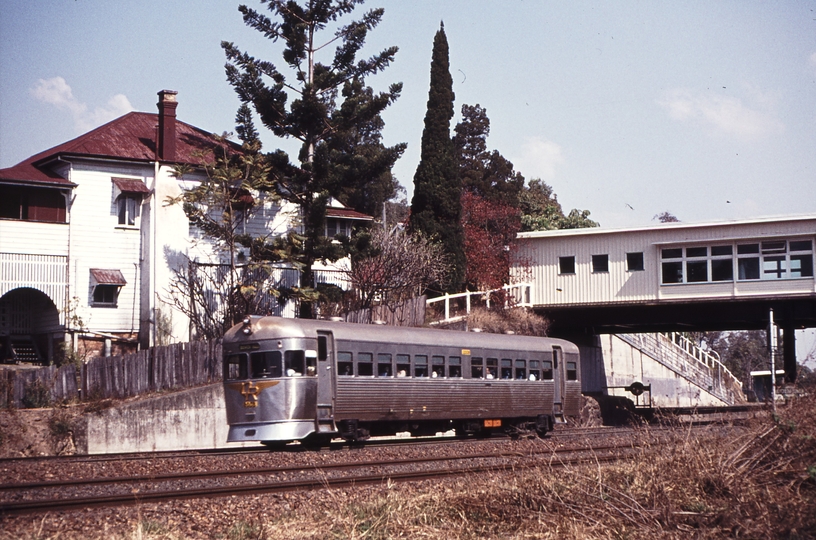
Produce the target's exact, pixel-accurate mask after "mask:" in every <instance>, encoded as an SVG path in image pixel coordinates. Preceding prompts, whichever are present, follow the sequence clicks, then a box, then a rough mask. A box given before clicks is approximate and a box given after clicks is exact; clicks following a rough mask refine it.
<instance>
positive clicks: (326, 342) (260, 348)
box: [224, 317, 581, 446]
mask: <svg viewBox="0 0 816 540" xmlns="http://www.w3.org/2000/svg"><path fill="white" fill-rule="evenodd" d="M579 369H580V362H579V358H578V347H576V346H575V345H573V344H572V343H570V342H568V341H564V340H561V339H553V338H540V337H529V336H517V335H501V334H487V333H477V332H458V331H449V330H432V329H424V328H406V327H393V326H380V325H361V324H352V323H342V322H340V323H338V322H330V321H323V320H304V319H282V318H279V317H250V318H248V319H246V320H245V321H244V323H243V324H239V325H237V326H235V327H233V328H232V329H231V330H229V331H228V332H227V333H226V335H225V336H224V397H225V400H226V410H227V422H228V423H229V426H230V429H229V436H228V440H229V441H230V442H236V441H262V442H264V443H265V444H268V445H270V446H271V445H278V444H285V443H287V442H290V441H294V440H301V441H305V442H312V443H314V442H318V443H324V442H327V441H328V440H330V439H332V438H343V439H346V440H349V441H359V440H365V439H367V438H368V437H369V436H372V435H392V434H395V433H399V432H410V433H411V434H412V435H414V436H420V435H430V434H434V433H438V432H446V431H449V430H451V429H453V430H456V433H457V434H458V435H460V436H468V435H478V436H481V435H489V434H491V433H494V432H506V433H517V432H518V431H519V430H534V431H536V432H538V433H539V434H540V435H543V434H544V433H546V432H547V431H548V430H550V429H551V428H552V425H553V423H554V422H556V421H559V420H562V419H563V418H564V417H565V416H574V415H577V414H578V409H579V398H580V393H581V383H580V373H579Z"/></svg>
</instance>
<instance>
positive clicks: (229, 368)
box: [224, 349, 316, 381]
mask: <svg viewBox="0 0 816 540" xmlns="http://www.w3.org/2000/svg"><path fill="white" fill-rule="evenodd" d="M311 353H312V354H311V355H309V354H307V352H306V351H304V350H302V349H293V350H288V351H281V350H272V351H254V352H251V353H249V354H247V353H237V354H227V355H225V356H224V380H225V381H235V380H245V379H277V378H280V377H301V376H303V375H304V374H305V375H310V376H314V375H315V373H316V370H315V359H316V353H315V352H314V351H311Z"/></svg>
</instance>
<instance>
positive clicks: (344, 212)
mask: <svg viewBox="0 0 816 540" xmlns="http://www.w3.org/2000/svg"><path fill="white" fill-rule="evenodd" d="M326 217H330V218H343V219H359V220H362V221H373V220H374V218H373V217H371V216H369V215H367V214H363V213H361V212H357V211H356V210H351V209H349V208H335V207H333V206H329V207H328V208H326Z"/></svg>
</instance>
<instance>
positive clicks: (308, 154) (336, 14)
mask: <svg viewBox="0 0 816 540" xmlns="http://www.w3.org/2000/svg"><path fill="white" fill-rule="evenodd" d="M362 2H363V0H306V1H305V2H302V3H303V4H304V5H301V4H300V3H298V2H296V1H295V0H264V1H263V2H262V3H263V4H265V5H266V7H267V9H268V10H269V12H270V13H271V14H272V16H271V17H269V16H267V15H264V14H263V13H260V12H258V11H256V10H254V9H250V8H248V7H247V6H244V5H242V6H240V7H239V10H240V11H241V13H242V14H243V18H244V22H245V23H246V24H247V25H248V26H250V27H252V28H254V29H255V30H257V31H259V32H260V33H262V34H263V35H264V36H265V37H266V38H268V39H270V40H272V41H273V42H277V41H278V40H280V41H282V42H283V51H282V56H283V60H284V63H285V65H286V67H287V68H288V72H287V73H288V74H290V76H289V77H288V78H287V73H284V71H282V70H280V69H278V67H276V66H275V65H274V64H273V63H271V62H268V61H265V60H260V59H256V58H254V57H253V56H250V55H249V54H247V53H245V52H242V51H240V50H239V49H238V48H237V47H236V46H235V45H234V44H232V43H229V42H222V44H221V46H222V48H223V49H224V51H225V52H226V56H227V64H226V72H227V80H228V81H229V83H230V84H231V85H232V86H233V87H234V89H235V92H236V93H237V94H238V97H239V98H240V100H241V102H242V103H243V104H247V105H250V106H251V107H252V108H253V109H254V111H255V112H256V113H257V115H258V116H259V117H260V120H261V122H262V123H263V125H264V126H265V127H267V128H268V129H269V130H271V131H272V133H274V134H275V135H276V136H278V137H285V138H294V139H297V140H299V141H300V142H301V143H302V146H301V150H300V152H299V154H298V156H297V159H296V160H295V161H294V162H293V161H291V160H290V158H289V156H288V155H287V154H286V153H285V152H283V151H281V150H278V151H277V152H275V153H273V154H270V155H269V156H268V157H269V163H270V166H271V170H272V173H271V175H272V177H273V178H272V180H273V183H274V184H275V185H276V186H277V192H278V195H279V196H280V197H281V198H283V199H286V200H288V201H291V202H294V203H296V204H298V205H299V206H300V209H301V220H302V228H303V243H302V246H301V247H300V251H299V253H298V255H299V262H300V265H301V266H300V267H301V286H302V287H306V288H308V287H312V286H314V285H315V284H314V283H313V274H312V264H313V263H314V262H315V261H317V260H322V259H328V260H336V259H337V258H339V257H340V256H342V254H343V253H342V252H341V251H340V250H338V247H337V245H336V244H332V242H331V241H330V240H329V239H327V238H325V237H324V235H323V232H324V226H325V220H326V206H327V203H328V200H329V198H330V197H337V198H343V197H342V193H341V185H342V184H343V183H344V182H348V181H349V174H348V171H349V165H348V161H350V159H349V156H348V153H349V152H352V153H355V157H357V158H358V159H359V160H367V159H368V157H367V156H366V154H367V153H370V151H371V150H372V148H373V147H375V146H377V145H379V149H382V148H384V147H382V145H381V144H380V143H379V140H378V139H377V137H376V134H373V133H372V131H374V132H376V131H377V130H379V128H381V127H382V123H381V120H380V113H381V112H382V111H383V110H384V109H385V108H386V107H387V106H388V105H390V104H391V103H392V102H393V101H394V100H395V99H397V97H398V96H399V94H400V91H401V89H402V84H392V85H391V87H390V88H389V90H388V91H387V92H383V93H380V94H378V95H374V93H373V92H372V91H371V90H370V88H368V87H366V86H365V85H364V80H365V78H366V77H367V76H369V75H374V74H376V73H378V72H380V71H382V70H384V69H385V68H386V67H387V66H388V65H389V64H390V63H391V62H392V61H393V59H394V55H395V54H396V52H397V48H396V47H390V48H387V49H385V50H383V51H381V52H380V53H378V54H375V55H374V56H371V57H370V58H367V59H357V54H358V53H359V52H360V50H361V49H362V48H363V45H364V44H365V39H366V36H367V34H368V32H369V31H371V30H373V29H374V28H375V27H376V26H377V25H378V24H379V22H380V20H381V19H382V15H383V10H382V9H373V10H371V11H368V12H367V13H365V14H364V15H363V16H362V18H361V19H359V20H356V21H351V22H350V23H349V24H347V25H345V26H342V25H339V22H338V21H339V19H341V18H342V17H344V16H346V15H348V14H350V13H351V12H352V11H353V10H354V9H355V8H356V7H357V6H358V5H359V4H362ZM324 31H325V32H324ZM326 34H327V35H326ZM323 35H326V37H325V39H323V40H321V39H320V36H323ZM334 43H336V44H337V46H336V49H335V52H334V55H333V57H330V58H329V59H328V62H325V63H323V62H320V61H318V59H317V56H318V54H319V53H321V52H322V51H324V50H328V49H326V47H328V46H329V45H332V44H334ZM290 97H292V98H293V99H291V100H290V99H289V98H290ZM338 101H340V103H339V104H338ZM352 102H353V106H344V104H346V103H352ZM360 129H362V130H363V131H364V132H367V133H366V134H365V135H361V134H360V133H359V132H358V131H357V130H360ZM348 141H352V142H354V141H363V143H362V144H349V143H348ZM358 149H360V150H361V152H357V150H358ZM338 150H341V151H340V152H339V151H338ZM386 150H389V149H386ZM390 150H392V151H391V152H387V153H389V156H388V157H387V158H386V159H385V160H384V161H385V163H384V165H383V164H382V163H380V164H374V165H372V166H371V167H370V169H373V170H374V171H375V172H374V174H376V175H377V178H378V179H381V180H382V181H383V182H384V184H385V187H384V188H383V189H380V193H382V196H388V195H389V194H390V193H391V192H392V191H393V181H392V179H391V178H390V175H389V174H386V171H385V169H388V168H389V167H390V165H391V164H393V161H395V160H396V159H397V158H398V157H399V154H401V152H402V149H401V147H399V145H398V147H394V148H393V149H390ZM341 154H344V155H345V158H344V160H343V161H345V163H338V156H339V155H341ZM394 154H396V157H394ZM338 167H339V168H340V170H338ZM355 167H356V169H357V170H358V171H365V172H366V174H368V173H370V172H371V171H370V170H367V169H368V168H367V167H365V166H361V165H359V164H357V165H356V166H355ZM355 180H356V181H358V182H359V183H360V185H361V186H362V187H361V189H363V190H365V189H366V186H365V185H364V183H365V182H367V181H370V177H367V178H360V177H357V176H355ZM300 316H301V317H311V316H312V309H311V305H310V303H309V302H305V301H303V302H301V309H300Z"/></svg>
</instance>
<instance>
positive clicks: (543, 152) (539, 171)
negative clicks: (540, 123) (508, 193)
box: [513, 137, 564, 182]
mask: <svg viewBox="0 0 816 540" xmlns="http://www.w3.org/2000/svg"><path fill="white" fill-rule="evenodd" d="M562 163H564V156H563V152H562V149H561V146H560V145H559V144H557V143H554V142H552V141H548V140H546V139H542V138H541V137H528V138H527V139H525V141H524V143H523V144H522V145H521V155H520V156H519V157H517V158H515V159H513V165H514V166H515V168H516V170H517V171H521V173H522V174H524V176H525V177H526V178H541V179H542V180H544V181H545V182H546V181H550V180H552V179H553V178H554V177H555V169H556V167H558V166H559V165H560V164H562Z"/></svg>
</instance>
